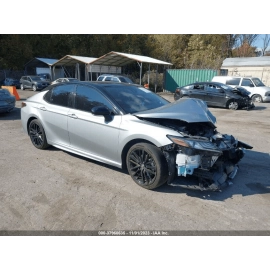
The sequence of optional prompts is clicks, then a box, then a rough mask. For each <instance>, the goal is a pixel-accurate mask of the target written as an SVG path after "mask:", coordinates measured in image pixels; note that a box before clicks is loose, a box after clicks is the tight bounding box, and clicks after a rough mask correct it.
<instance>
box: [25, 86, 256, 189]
mask: <svg viewBox="0 0 270 270" xmlns="http://www.w3.org/2000/svg"><path fill="white" fill-rule="evenodd" d="M21 121H22V126H23V129H24V131H25V133H26V134H28V135H29V136H30V139H31V141H32V144H33V145H34V146H35V147H36V148H38V149H46V148H48V147H50V146H54V147H57V148H60V149H62V150H65V151H68V152H71V153H74V154H77V155H80V156H84V157H87V158H89V159H93V160H97V161H100V162H103V163H106V164H110V165H113V166H116V167H118V168H122V169H127V170H128V172H129V174H130V176H131V177H132V179H133V180H134V181H135V183H136V184H138V185H140V186H141V187H143V188H146V189H154V188H157V187H159V186H161V185H163V184H165V183H167V184H173V182H174V180H175V178H176V177H177V176H181V177H182V178H183V177H186V179H187V180H189V179H193V180H194V179H196V181H197V184H198V185H197V186H198V188H200V189H201V190H207V189H209V190H219V189H221V188H222V187H223V186H225V185H227V184H228V183H229V182H230V181H231V180H232V179H233V178H234V177H235V175H236V173H237V170H238V162H239V161H240V160H241V159H242V158H243V157H244V148H246V149H251V148H252V146H250V145H248V144H246V143H244V142H241V141H238V140H237V139H235V138H234V137H233V136H232V135H227V134H226V135H224V134H220V133H219V132H218V131H217V130H216V126H215V121H216V119H215V117H214V116H213V115H212V113H211V112H210V111H209V110H208V108H207V105H206V103H205V102H204V101H202V100H200V99H183V100H178V101H176V102H173V103H170V102H168V101H167V100H165V99H163V98H162V97H160V96H159V95H156V94H155V93H153V92H151V91H149V90H148V89H145V88H143V87H142V86H139V85H133V84H130V85H127V84H121V83H111V82H109V83H106V82H72V83H62V84H55V85H51V86H49V87H47V88H46V89H45V90H44V91H42V92H40V93H38V94H36V95H34V96H32V97H30V98H28V99H27V100H26V101H24V102H22V109H21Z"/></svg>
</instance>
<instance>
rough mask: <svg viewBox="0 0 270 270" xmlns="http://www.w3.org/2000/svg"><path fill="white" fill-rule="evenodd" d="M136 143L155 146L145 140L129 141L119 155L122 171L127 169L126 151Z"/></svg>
mask: <svg viewBox="0 0 270 270" xmlns="http://www.w3.org/2000/svg"><path fill="white" fill-rule="evenodd" d="M136 143H149V144H152V145H154V146H156V145H155V144H154V143H152V142H150V141H148V140H145V139H133V140H131V141H129V142H128V143H127V144H126V145H125V146H124V148H123V150H122V153H121V162H122V169H124V170H126V169H127V164H126V157H127V153H128V150H129V149H130V148H131V147H132V146H133V145H134V144H136Z"/></svg>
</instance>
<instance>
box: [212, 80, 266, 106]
mask: <svg viewBox="0 0 270 270" xmlns="http://www.w3.org/2000/svg"><path fill="white" fill-rule="evenodd" d="M212 82H220V83H224V84H227V85H230V86H232V87H235V86H241V87H243V88H245V89H246V90H247V91H249V92H250V95H249V96H250V97H251V98H252V101H253V102H269V101H270V87H268V86H265V85H264V83H263V82H262V81H261V80H260V79H259V78H256V77H240V76H214V77H213V79H212Z"/></svg>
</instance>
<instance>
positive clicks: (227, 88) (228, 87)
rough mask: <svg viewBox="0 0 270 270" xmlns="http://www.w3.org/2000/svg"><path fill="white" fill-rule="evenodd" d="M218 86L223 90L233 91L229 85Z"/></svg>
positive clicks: (221, 84)
mask: <svg viewBox="0 0 270 270" xmlns="http://www.w3.org/2000/svg"><path fill="white" fill-rule="evenodd" d="M218 85H219V86H220V87H221V88H223V89H225V90H233V89H234V88H233V87H231V86H230V85H227V84H223V83H219V84H218Z"/></svg>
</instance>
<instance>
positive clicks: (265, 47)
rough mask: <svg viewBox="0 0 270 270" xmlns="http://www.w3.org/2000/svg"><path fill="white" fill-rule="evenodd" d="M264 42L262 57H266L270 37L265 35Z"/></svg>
mask: <svg viewBox="0 0 270 270" xmlns="http://www.w3.org/2000/svg"><path fill="white" fill-rule="evenodd" d="M262 40H263V47H262V55H263V56H264V55H265V51H266V49H267V47H268V45H269V43H270V35H264V38H263V39H262Z"/></svg>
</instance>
